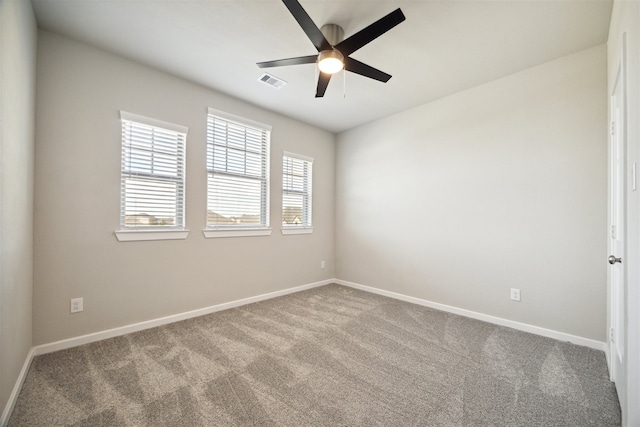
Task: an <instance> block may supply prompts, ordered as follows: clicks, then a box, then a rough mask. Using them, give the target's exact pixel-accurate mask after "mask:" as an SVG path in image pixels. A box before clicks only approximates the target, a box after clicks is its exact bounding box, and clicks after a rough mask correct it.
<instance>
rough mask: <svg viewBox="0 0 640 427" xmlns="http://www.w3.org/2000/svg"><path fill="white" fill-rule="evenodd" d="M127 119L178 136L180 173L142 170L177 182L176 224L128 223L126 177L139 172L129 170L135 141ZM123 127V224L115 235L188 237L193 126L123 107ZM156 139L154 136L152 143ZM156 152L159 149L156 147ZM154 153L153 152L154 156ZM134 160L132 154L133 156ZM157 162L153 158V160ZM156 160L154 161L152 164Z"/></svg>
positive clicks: (147, 175)
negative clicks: (189, 148)
mask: <svg viewBox="0 0 640 427" xmlns="http://www.w3.org/2000/svg"><path fill="white" fill-rule="evenodd" d="M126 122H130V123H133V124H134V126H135V125H136V124H137V125H140V126H141V127H146V128H149V127H151V128H157V129H159V130H161V131H162V132H163V133H173V134H175V135H174V136H175V138H176V147H175V148H176V153H177V154H176V158H175V161H176V177H175V178H169V177H168V176H166V175H162V174H160V173H153V172H151V173H140V174H139V176H144V177H145V178H146V179H148V180H152V181H153V180H156V181H158V182H165V183H166V182H176V183H177V194H176V209H177V211H176V222H177V224H175V225H157V224H156V225H143V226H140V225H139V226H127V225H126V211H127V207H126V205H125V203H126V202H125V200H126V193H125V191H126V190H125V179H126V178H127V177H131V176H137V174H136V173H133V171H132V170H131V169H129V170H128V171H127V167H126V163H125V162H126V160H127V155H126V152H125V150H126V148H127V146H130V144H131V141H128V140H127V139H126V135H125V124H126ZM120 130H121V146H120V155H121V157H120V215H119V216H120V228H119V230H116V231H115V235H116V238H117V240H118V241H121V242H124V241H138V240H175V239H186V238H187V236H188V235H189V230H187V228H186V147H187V135H188V132H189V128H188V127H186V126H182V125H178V124H175V123H169V122H165V121H162V120H158V119H154V118H150V117H145V116H142V115H139V114H133V113H129V112H126V111H120ZM154 142H155V141H154V139H153V138H152V139H151V140H150V143H151V144H153V143H154ZM153 152H154V153H156V151H153ZM152 157H153V156H152ZM129 160H130V158H129ZM152 162H153V161H152ZM153 165H155V163H153V164H152V166H153Z"/></svg>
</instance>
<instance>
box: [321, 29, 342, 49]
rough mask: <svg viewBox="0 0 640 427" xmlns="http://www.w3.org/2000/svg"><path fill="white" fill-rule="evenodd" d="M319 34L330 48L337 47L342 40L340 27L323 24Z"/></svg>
mask: <svg viewBox="0 0 640 427" xmlns="http://www.w3.org/2000/svg"><path fill="white" fill-rule="evenodd" d="M320 32H321V33H322V34H323V35H324V38H325V39H327V41H328V42H329V44H330V45H331V46H335V45H337V44H338V43H340V42H341V41H342V40H343V39H344V30H343V29H342V27H341V26H340V25H336V24H325V25H323V26H322V28H320Z"/></svg>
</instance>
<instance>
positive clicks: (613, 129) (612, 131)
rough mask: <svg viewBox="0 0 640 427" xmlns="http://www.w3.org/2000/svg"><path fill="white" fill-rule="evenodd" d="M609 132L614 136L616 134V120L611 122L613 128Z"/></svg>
mask: <svg viewBox="0 0 640 427" xmlns="http://www.w3.org/2000/svg"><path fill="white" fill-rule="evenodd" d="M609 132H610V133H611V135H612V136H613V135H615V134H616V122H611V128H610V129H609Z"/></svg>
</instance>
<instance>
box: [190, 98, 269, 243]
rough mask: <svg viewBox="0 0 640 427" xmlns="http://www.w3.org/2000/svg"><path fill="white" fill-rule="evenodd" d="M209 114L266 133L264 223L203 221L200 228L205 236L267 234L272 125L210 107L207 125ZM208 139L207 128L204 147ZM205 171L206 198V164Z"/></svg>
mask: <svg viewBox="0 0 640 427" xmlns="http://www.w3.org/2000/svg"><path fill="white" fill-rule="evenodd" d="M210 116H213V117H217V118H219V119H221V120H225V121H228V122H233V123H236V124H239V125H241V126H245V127H248V128H253V129H257V130H260V131H264V132H266V133H267V138H268V139H267V144H266V147H265V150H264V155H265V159H264V160H265V162H264V163H265V168H266V170H265V191H266V193H265V195H264V202H265V218H264V219H265V225H255V224H247V225H244V226H243V225H229V224H221V225H208V224H206V222H205V228H204V230H202V234H203V235H204V237H205V238H219V237H253V236H269V235H271V233H272V230H273V229H272V228H271V224H270V222H271V213H270V209H271V200H270V198H271V188H270V187H271V143H270V141H271V129H272V126H271V125H268V124H265V123H261V122H258V121H255V120H251V119H247V118H245V117H241V116H237V115H235V114H231V113H227V112H225V111H221V110H217V109H215V108H212V107H208V108H207V127H208V126H209V124H208V121H209V118H210ZM209 144H210V141H209V140H208V130H207V139H206V143H205V149H206V150H208V149H209ZM206 173H207V199H208V197H209V193H208V191H209V190H208V182H209V168H208V165H207V168H206ZM206 204H207V206H206V209H207V211H206V213H205V218H206V215H208V211H209V206H208V203H206Z"/></svg>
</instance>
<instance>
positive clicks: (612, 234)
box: [611, 224, 616, 240]
mask: <svg viewBox="0 0 640 427" xmlns="http://www.w3.org/2000/svg"><path fill="white" fill-rule="evenodd" d="M611 239H612V240H616V226H615V224H611Z"/></svg>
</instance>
